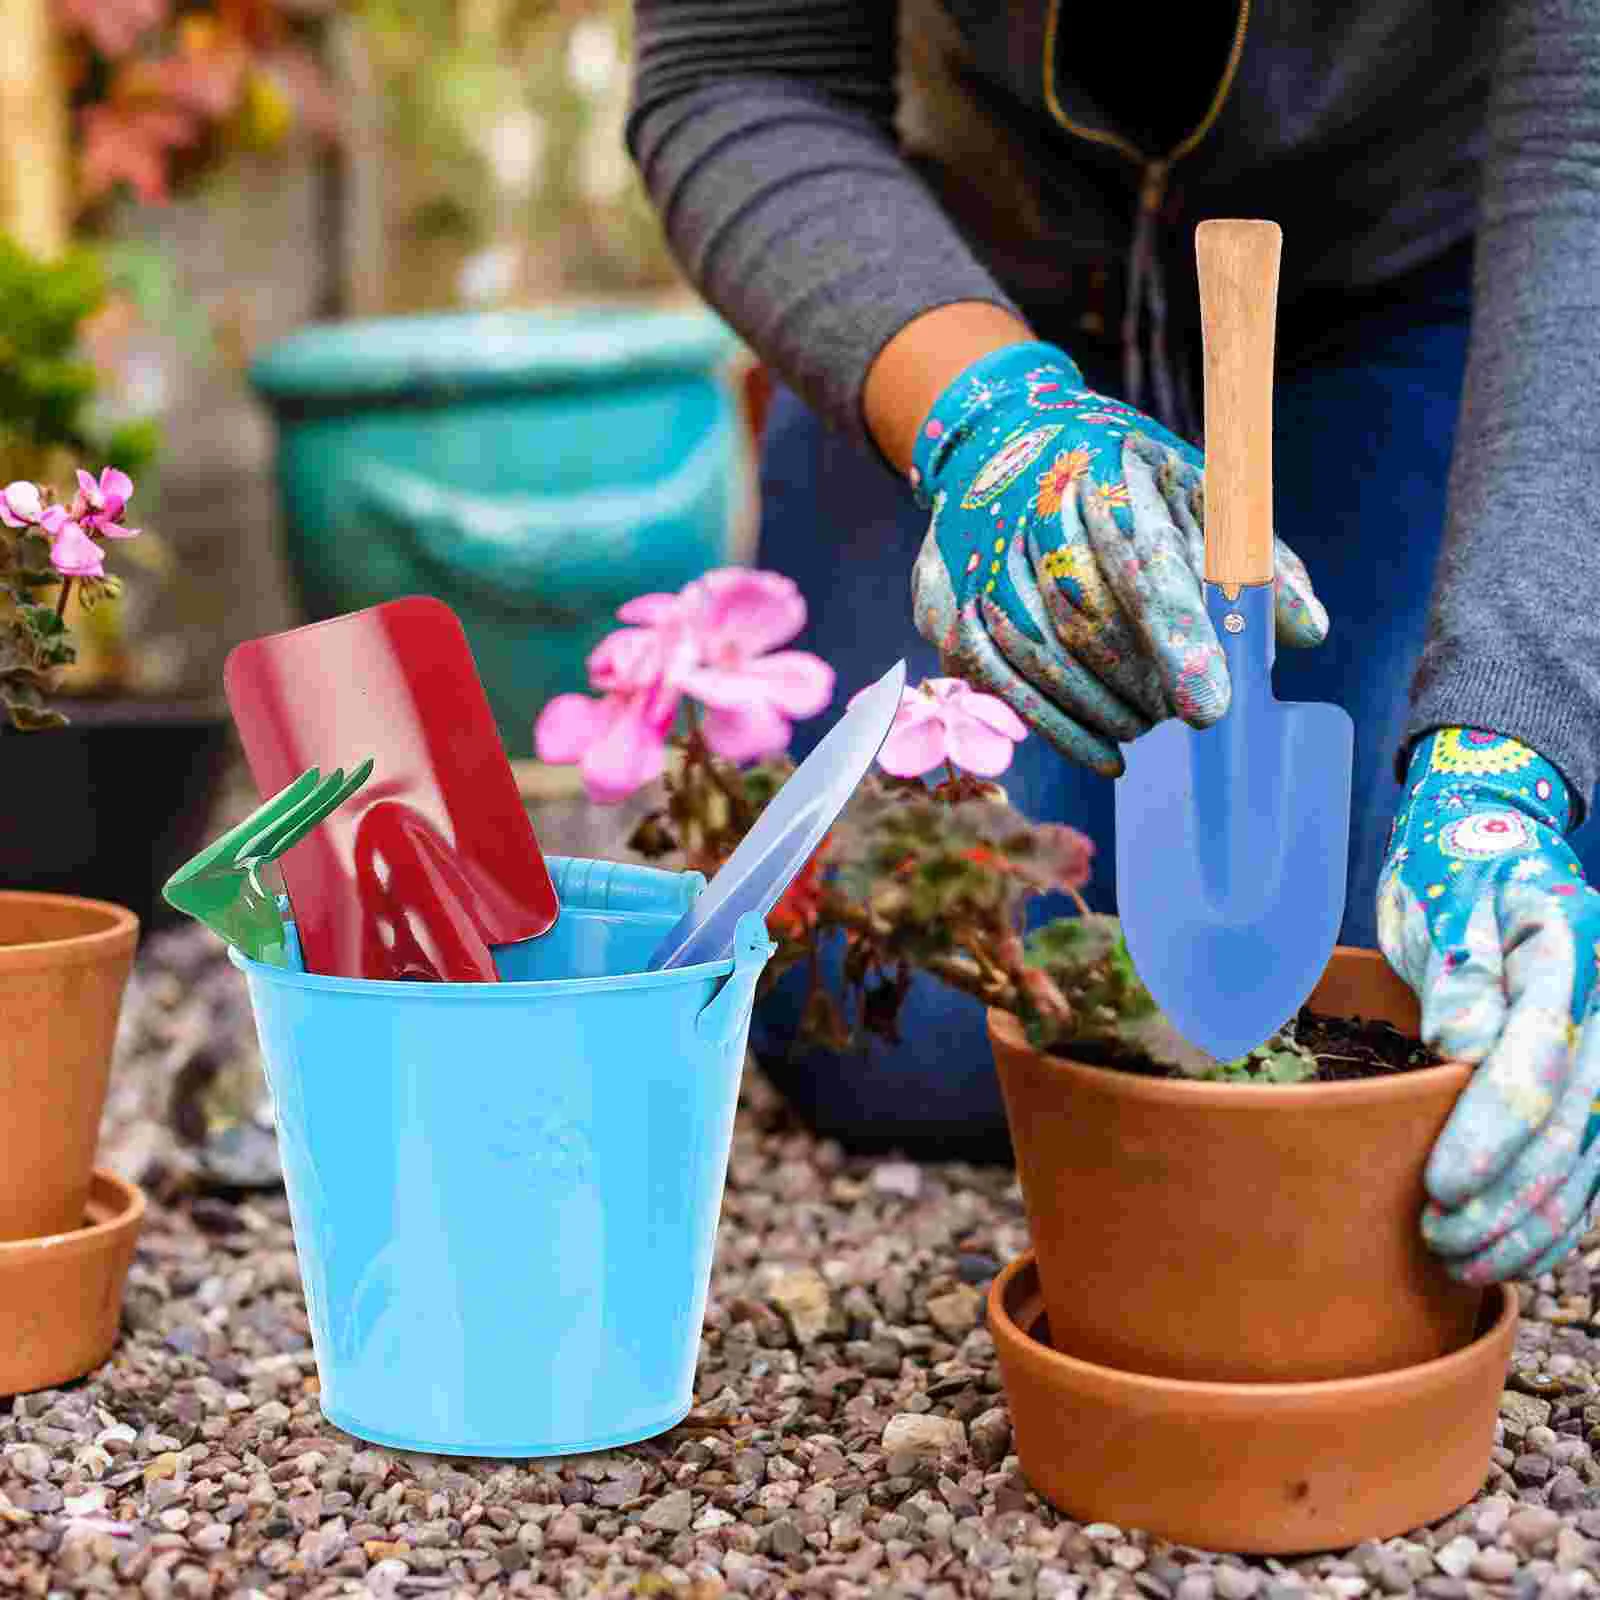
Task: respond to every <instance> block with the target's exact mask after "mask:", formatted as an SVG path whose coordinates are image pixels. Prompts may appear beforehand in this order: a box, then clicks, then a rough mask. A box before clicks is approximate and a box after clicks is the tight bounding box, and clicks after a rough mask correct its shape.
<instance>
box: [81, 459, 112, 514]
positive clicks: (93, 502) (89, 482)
mask: <svg viewBox="0 0 1600 1600" xmlns="http://www.w3.org/2000/svg"><path fill="white" fill-rule="evenodd" d="M78 492H79V494H81V495H82V496H83V503H84V504H85V505H86V506H88V508H89V509H90V510H91V511H100V510H102V509H103V508H104V506H105V503H106V502H105V498H104V496H103V495H102V494H101V493H100V484H99V482H98V481H97V480H96V478H95V475H94V474H93V473H92V472H85V471H84V470H83V468H82V467H79V468H78Z"/></svg>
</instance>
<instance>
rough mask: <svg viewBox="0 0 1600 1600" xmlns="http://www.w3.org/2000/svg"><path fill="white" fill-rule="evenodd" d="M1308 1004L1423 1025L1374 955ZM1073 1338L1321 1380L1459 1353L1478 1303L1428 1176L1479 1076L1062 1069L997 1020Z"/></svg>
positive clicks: (1204, 1367)
mask: <svg viewBox="0 0 1600 1600" xmlns="http://www.w3.org/2000/svg"><path fill="white" fill-rule="evenodd" d="M1310 1004H1311V1005H1312V1006H1313V1008H1315V1009H1317V1010H1319V1011H1323V1012H1326V1013H1330V1014H1337V1015H1344V1016H1359V1017H1362V1018H1368V1019H1371V1018H1382V1019H1383V1020H1385V1021H1388V1022H1392V1023H1393V1024H1395V1025H1396V1026H1397V1027H1400V1028H1402V1029H1404V1030H1406V1031H1408V1032H1410V1033H1411V1034H1413V1035H1414V1034H1415V1031H1416V1026H1417V1009H1416V1002H1415V1000H1414V999H1413V998H1412V995H1411V992H1410V990H1409V989H1407V988H1406V987H1405V985H1404V984H1403V983H1401V981H1400V980H1399V979H1398V978H1397V977H1395V975H1394V974H1393V972H1391V971H1390V969H1389V967H1388V965H1387V963H1386V962H1385V961H1384V960H1383V958H1382V956H1380V955H1379V954H1378V953H1377V952H1376V951H1370V950H1350V949H1344V948H1340V949H1338V950H1336V951H1335V952H1334V957H1333V961H1332V964H1331V965H1330V967H1329V969H1328V974H1327V976H1326V977H1325V978H1324V979H1323V981H1322V983H1321V984H1319V985H1318V987H1317V990H1316V992H1315V993H1314V994H1313V995H1312V997H1311V1001H1310ZM989 1036H990V1040H991V1042H992V1043H993V1045H994V1053H995V1062H996V1065H997V1067H998V1069H999V1074H1000V1086H1001V1090H1002V1092H1003V1094H1004V1097H1005V1103H1006V1116H1007V1119H1008V1121H1009V1122H1010V1125H1011V1137H1012V1142H1013V1144H1014V1146H1015V1149H1016V1154H1017V1167H1018V1176H1019V1177H1020V1179H1021V1183H1022V1193H1023V1201H1024V1204H1025V1206H1026V1209H1027V1213H1028V1226H1029V1228H1030V1230H1031V1233H1032V1237H1033V1245H1034V1249H1035V1251H1036V1252H1037V1255H1038V1260H1039V1276H1040V1280H1041V1287H1042V1291H1043V1296H1044V1303H1045V1307H1046V1309H1047V1310H1048V1311H1049V1314H1050V1326H1051V1328H1052V1329H1053V1330H1054V1331H1055V1342H1056V1345H1057V1347H1058V1348H1059V1349H1062V1350H1065V1351H1069V1352H1070V1353H1071V1354H1072V1355H1074V1356H1077V1357H1080V1358H1081V1359H1083V1360H1085V1361H1093V1362H1098V1363H1100V1364H1102V1365H1104V1366H1108V1367H1114V1368H1118V1369H1121V1370H1125V1371H1129V1372H1142V1373H1148V1374H1151V1375H1155V1376H1162V1377H1168V1378H1190V1379H1197V1380H1201V1381H1210V1382H1218V1383H1262V1382H1280V1383H1304V1382H1316V1381H1321V1380H1326V1379H1334V1378H1350V1377H1357V1376H1359V1375H1361V1374H1363V1373H1375V1372H1391V1371H1394V1370H1395V1369H1397V1368H1401V1367H1409V1366H1414V1365H1416V1364H1417V1363H1419V1362H1424V1361H1431V1360H1433V1359H1435V1358H1436V1357H1438V1356H1441V1355H1444V1354H1446V1353H1447V1352H1449V1351H1452V1350H1458V1349H1460V1348H1461V1346H1462V1345H1464V1344H1466V1343H1467V1341H1468V1340H1469V1339H1470V1338H1471V1337H1472V1330H1473V1325H1474V1320H1475V1318H1476V1316H1477V1313H1478V1305H1479V1298H1480V1297H1479V1295H1478V1293H1477V1292H1476V1291H1474V1290H1471V1289H1468V1288H1466V1287H1464V1286H1463V1285H1461V1284H1458V1283H1456V1282H1454V1281H1453V1280H1452V1279H1451V1278H1449V1277H1448V1276H1447V1275H1446V1273H1445V1270H1444V1267H1443V1265H1442V1264H1441V1263H1440V1261H1439V1260H1438V1259H1437V1258H1436V1257H1434V1256H1433V1255H1432V1254H1431V1253H1430V1252H1429V1251H1428V1249H1427V1248H1426V1246H1425V1245H1424V1244H1423V1242H1422V1236H1421V1233H1420V1230H1419V1217H1420V1215H1421V1212H1422V1206H1423V1200H1424V1191H1423V1182H1422V1174H1423V1169H1424V1166H1425V1164H1426V1162H1427V1158H1428V1153H1429V1151H1430V1150H1431V1148H1432V1146H1433V1142H1434V1139H1435V1138H1436V1137H1437V1135H1438V1133H1439V1130H1440V1129H1441V1128H1442V1127H1443V1126H1444V1123H1445V1120H1446V1118H1447V1117H1448V1116H1449V1114H1450V1110H1451V1108H1452V1107H1453V1106H1454V1104H1455V1101H1456V1097H1457V1095H1458V1094H1459V1093H1460V1091H1461V1089H1462V1088H1463V1087H1464V1086H1465V1084H1466V1082H1467V1078H1468V1075H1469V1070H1470V1069H1469V1068H1467V1067H1465V1066H1461V1065H1446V1066H1439V1067H1430V1068H1426V1069H1424V1070H1421V1071H1416V1072H1401V1073H1395V1074H1393V1075H1391V1076H1388V1077H1382V1078H1369V1079H1357V1080H1353V1081H1349V1082H1344V1083H1328V1084H1293V1085H1285V1084H1261V1085H1257V1084H1234V1083H1216V1084H1212V1083H1194V1082H1189V1081H1184V1080H1176V1079H1167V1078H1152V1077H1140V1076H1138V1075H1136V1074H1133V1073H1127V1072H1117V1071H1111V1070H1108V1069H1106V1068H1102V1067H1091V1066H1083V1065H1080V1064H1078V1063H1076V1062H1072V1061H1064V1060H1061V1059H1059V1058H1058V1057H1055V1056H1051V1055H1046V1054H1044V1053H1043V1052H1041V1051H1038V1050H1035V1049H1033V1048H1032V1047H1031V1046H1030V1045H1029V1044H1028V1043H1027V1040H1026V1039H1025V1037H1024V1035H1023V1032H1022V1027H1021V1025H1020V1024H1019V1023H1018V1021H1017V1019H1016V1018H1015V1017H1013V1016H1011V1015H1009V1014H1008V1013H1004V1012H991V1013H990V1015H989Z"/></svg>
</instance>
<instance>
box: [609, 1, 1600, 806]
mask: <svg viewBox="0 0 1600 1600" xmlns="http://www.w3.org/2000/svg"><path fill="white" fill-rule="evenodd" d="M1169 9H1170V10H1172V11H1175V10H1177V9H1178V8H1169ZM635 10H636V19H637V48H636V77H635V89H634V104H633V109H632V113H631V116H630V118H629V124H628V140H629V147H630V149H631V150H632V152H633V154H634V158H635V160H636V161H637V163H638V165H639V168H640V171H641V173H642V175H643V178H644V181H645V183H646V185H647V187H648V189H649V191H650V193H651V195H652V196H653V198H654V201H655V203H656V205H657V207H658V208H659V210H660V212H661V215H662V217H663V220H664V224H665V227H666V231H667V234H668V237H669V239H670V241H671V243H672V245H673V248H674V250H675V252H676V254H677V255H678V258H679V259H680V261H681V262H682V263H683V265H684V267H685V270H686V271H687V272H688V273H689V275H690V276H691V278H692V279H693V280H694V282H695V283H696V284H697V286H698V287H699V288H700V289H701V291H702V292H703V293H704V294H705V295H706V297H707V298H708V299H709V300H710V301H711V302H712V304H714V305H715V306H716V307H717V308H718V309H719V310H720V311H721V312H722V313H723V314H724V315H725V316H726V317H727V318H728V320H729V321H730V322H731V323H732V324H733V325H734V326H735V327H736V328H737V329H738V330H739V331H740V332H741V333H742V334H743V335H744V337H745V338H746V339H747V340H748V341H749V342H750V344H751V345H752V346H753V348H755V349H756V350H757V351H759V352H760V353H761V355H762V356H763V358H764V359H765V360H767V361H768V362H769V363H770V364H771V366H772V367H773V368H774V369H775V370H776V371H778V372H779V373H780V374H781V375H782V376H783V377H784V378H785V379H786V380H787V381H788V382H789V383H790V384H792V385H793V386H794V387H795V388H796V389H797V390H798V391H799V392H800V393H801V394H802V395H803V396H805V397H806V398H807V399H808V400H809V401H810V402H811V403H812V404H813V405H814V406H815V407H816V408H817V409H818V410H819V411H820V412H821V413H822V414H823V415H824V416H825V417H827V418H828V419H829V420H830V421H831V422H832V423H834V424H835V425H836V426H839V427H842V428H845V429H847V430H850V431H852V432H854V433H856V434H857V435H858V436H859V435H861V434H862V432H863V429H862V422H861V410H860V407H861V390H862V386H863V383H864V380H865V377H866V373H867V370H868V368H869V367H870V366H871V364H872V362H873V360H874V359H875V357H876V356H877V354H878V352H879V351H880V350H881V349H882V347H883V346H884V344H885V343H886V342H887V341H888V340H889V339H890V338H891V337H892V336H893V335H894V334H895V333H896V332H897V331H898V330H899V329H900V328H902V327H904V326H905V324H906V323H907V322H909V321H911V320H912V319H913V318H914V317H916V316H918V315H920V314H922V313H923V312H925V311H929V310H932V309H934V308H935V307H937V306H940V305H945V304H949V303H951V302H953V301H960V300H979V301H987V302H990V303H993V304H999V305H1008V306H1011V307H1013V308H1015V309H1018V310H1020V311H1021V312H1022V313H1023V314H1024V315H1025V316H1027V317H1028V319H1029V320H1030V321H1031V322H1032V323H1033V325H1034V327H1035V328H1036V329H1037V330H1038V332H1039V333H1040V335H1041V336H1042V337H1045V338H1050V339H1054V340H1056V341H1057V342H1059V343H1061V344H1062V345H1063V346H1065V347H1066V348H1067V349H1068V350H1069V351H1071V350H1072V349H1073V348H1074V345H1075V343H1077V342H1078V341H1079V340H1087V339H1090V338H1092V337H1094V336H1095V330H1094V326H1093V324H1092V323H1091V324H1089V325H1083V326H1079V325H1077V324H1072V325H1062V323H1061V318H1062V315H1063V309H1064V308H1065V307H1067V306H1071V307H1073V308H1074V312H1075V313H1076V312H1077V311H1079V310H1081V308H1082V306H1083V304H1084V295H1083V294H1082V293H1080V292H1079V289H1080V288H1081V286H1083V285H1085V284H1090V285H1094V284H1098V283H1100V282H1101V281H1102V280H1103V279H1104V278H1105V277H1106V275H1107V268H1108V267H1109V268H1110V269H1111V272H1112V274H1113V275H1116V274H1118V273H1119V272H1120V264H1121V262H1122V260H1123V258H1124V256H1125V254H1126V251H1127V247H1128V240H1129V236H1130V232H1131V227H1132V218H1133V215H1134V211H1135V209H1136V208H1135V192H1136V185H1137V182H1138V177H1139V174H1138V168H1137V167H1136V166H1135V165H1134V164H1132V163H1131V162H1130V161H1129V159H1128V158H1127V156H1126V155H1125V154H1119V153H1118V152H1117V151H1115V150H1113V149H1111V148H1109V147H1107V146H1106V145H1104V144H1101V143H1097V142H1095V141H1094V140H1092V139H1085V138H1083V137H1081V136H1078V135H1075V134H1074V133H1073V132H1070V131H1068V130H1066V129H1064V128H1063V127H1062V126H1061V123H1060V121H1059V120H1058V118H1057V117H1056V116H1055V115H1054V114H1052V111H1051V109H1050V107H1049V104H1048V101H1047V94H1046V73H1045V71H1044V64H1045V59H1046V57H1045V43H1046V41H1047V40H1050V39H1053V42H1054V46H1055V49H1054V72H1055V86H1056V91H1057V104H1058V107H1059V109H1061V110H1062V111H1063V112H1065V114H1066V115H1067V117H1068V118H1069V119H1070V120H1071V121H1073V122H1074V123H1076V124H1078V125H1079V126H1080V127H1083V128H1088V129H1103V130H1110V131H1112V132H1115V133H1117V134H1119V135H1121V136H1123V137H1124V138H1126V139H1128V140H1131V141H1132V142H1133V143H1134V144H1136V145H1138V146H1139V148H1140V149H1142V150H1145V151H1148V152H1149V153H1151V154H1152V155H1160V154H1163V153H1164V152H1165V151H1166V150H1167V149H1169V148H1170V147H1171V145H1172V144H1174V143H1176V141H1177V139H1178V138H1180V137H1181V136H1182V134H1183V133H1184V132H1186V131H1187V130H1188V128H1189V127H1190V126H1191V125H1192V124H1193V123H1195V122H1197V121H1198V120H1199V118H1200V115H1201V113H1202V112H1203V110H1204V108H1205V106H1206V104H1207V102H1208V100H1209V98H1210V96H1211V93H1212V91H1213V90H1214V88H1215V87H1216V84H1217V82H1218V80H1219V77H1220V73H1221V68H1222V64H1223V61H1224V58H1225V55H1226V50H1227V44H1228V42H1229V38H1230V36H1231V33H1232V28H1233V22H1234V19H1235V12H1234V7H1233V5H1232V3H1231V0H1212V3H1210V4H1204V5H1202V4H1199V3H1197V4H1196V5H1194V6H1192V7H1187V8H1183V10H1184V12H1185V20H1184V21H1183V22H1181V23H1177V22H1173V21H1170V20H1164V19H1163V17H1162V15H1161V8H1156V9H1155V10H1146V11H1140V10H1138V9H1133V10H1127V9H1124V8H1118V7H1108V6H1101V7H1099V8H1091V7H1087V6H1082V5H1071V4H1068V3H1067V0H1009V3H1007V0H898V4H897V3H894V0H637V3H636V8H635ZM1174 28H1180V29H1181V36H1175V35H1174V33H1173V29H1174ZM1147 107H1148V108H1149V109H1146V108H1147ZM1170 195H1171V201H1170V205H1169V211H1168V216H1167V227H1166V228H1165V230H1164V235H1165V244H1164V248H1166V249H1168V250H1169V251H1170V250H1171V249H1172V248H1173V241H1174V240H1176V239H1179V238H1181V240H1182V242H1183V244H1184V246H1185V247H1187V241H1188V239H1189V238H1190V237H1191V233H1192V222H1193V221H1194V220H1197V219H1198V218H1200V217H1203V216H1207V215H1234V216H1240V215H1255V216H1269V217H1273V218H1275V219H1276V220H1278V221H1279V222H1281V223H1282V224H1283V227H1284V235H1285V249H1284V284H1285V301H1284V305H1283V308H1282V315H1283V317H1284V318H1293V317H1294V315H1295V314H1296V298H1297V297H1299V298H1300V299H1301V300H1303V301H1305V303H1307V304H1315V303H1316V297H1317V296H1319V295H1322V296H1324V297H1325V296H1326V295H1327V294H1328V293H1329V292H1330V291H1332V292H1338V291H1343V290H1360V289H1365V288H1372V287H1378V286H1381V285H1383V284H1385V283H1387V282H1390V281H1392V280H1394V279H1396V278H1397V277H1399V276H1401V275H1402V274H1404V273H1405V272H1406V271H1408V270H1409V269H1411V268H1413V267H1416V266H1419V265H1422V264H1425V263H1427V262H1429V261H1431V260H1433V259H1435V258H1436V257H1437V256H1439V255H1440V254H1442V253H1443V252H1444V251H1446V250H1447V249H1449V248H1450V247H1451V246H1453V245H1458V244H1460V243H1462V242H1463V241H1464V240H1466V239H1468V238H1469V237H1472V236H1473V235H1476V238H1477V266H1476V279H1475V292H1474V308H1473V331H1472V340H1471V350H1470V355H1469V359H1468V367H1467V377H1466V391H1465V397H1464V401H1463V409H1462V417H1461V423H1460V427H1459V430H1458V434H1457V439H1456V446H1455V455H1454V462H1453V469H1452V476H1451V484H1450V506H1449V513H1448V522H1447V528H1446V534H1445V544H1444V551H1443V555H1442V557H1441V562H1440V571H1439V579H1438V583H1437V586H1436V592H1435V595H1434V604H1433V613H1432V618H1431V622H1430V627H1429V633H1428V640H1427V644H1426V647H1425V650H1424V653H1423V658H1422V662H1421V665H1420V667H1419V670H1418V674H1417V679H1416V684H1415V687H1414V691H1413V717H1412V722H1411V728H1410V734H1409V736H1408V741H1409V737H1414V736H1416V735H1417V734H1420V733H1421V732H1423V731H1425V730H1426V729H1428V728H1432V727H1439V726H1446V725H1452V724H1469V725H1478V726H1483V727H1488V728H1492V729H1494V730H1496V731H1498V732H1501V733H1506V734H1510V735H1513V736H1515V737H1517V738H1520V739H1522V740H1523V741H1524V742H1526V743H1528V744H1530V745H1531V746H1533V747H1534V748H1535V749H1537V750H1539V751H1540V752H1541V753H1542V754H1544V755H1546V756H1547V757H1548V758H1549V759H1550V760H1552V761H1554V762H1555V763H1556V764H1557V766H1559V767H1560V768H1561V769H1562V771H1563V773H1564V774H1565V775H1566V777H1567V778H1568V780H1569V782H1570V783H1571V785H1572V787H1573V789H1574V791H1575V794H1576V795H1577V796H1578V797H1580V800H1581V803H1582V804H1583V805H1584V806H1585V807H1586V806H1587V803H1588V799H1589V796H1590V794H1591V793H1592V791H1593V788H1594V786H1595V783H1596V781H1597V779H1600V551H1597V550H1596V548H1595V536H1594V530H1593V528H1592V526H1591V522H1592V519H1593V518H1594V517H1596V515H1600V439H1597V438H1596V435H1595V430H1594V429H1593V427H1592V426H1591V425H1589V421H1588V419H1589V418H1590V416H1591V414H1592V409H1593V407H1594V405H1595V403H1596V398H1597V397H1600V3H1597V0H1503V3H1483V0H1479V3H1455V4H1449V5H1444V4H1430V3H1428V0H1360V3H1356V0H1294V3H1290V0H1276V3H1274V0H1257V4H1256V6H1255V8H1253V10H1252V13H1251V15H1250V17H1249V21H1248V27H1247V31H1246V34H1245V42H1244V48H1243V52H1242V54H1241V56H1240V58H1239V65H1238V71H1237V76H1236V78H1235V81H1234V83H1233V86H1232V89H1231V92H1230V93H1229V95H1228V97H1227V99H1226V101H1225V102H1224V103H1223V105H1222V107H1221V110H1220V112H1219V114H1218V115H1217V118H1216V121H1215V123H1214V124H1213V125H1212V126H1211V128H1210V129H1209V131H1208V132H1207V134H1206V135H1205V137H1204V138H1203V139H1202V140H1201V141H1200V143H1199V144H1198V145H1197V147H1196V148H1195V149H1194V150H1193V151H1192V152H1191V153H1189V154H1188V155H1186V156H1185V157H1184V158H1183V159H1182V160H1181V161H1180V162H1179V163H1178V164H1177V165H1176V166H1175V167H1174V168H1173V170H1172V174H1171V185H1170ZM1190 276H1191V277H1192V274H1191V275H1190ZM1176 287H1177V286H1176V283H1175V284H1174V291H1175V294H1176ZM1096 292H1098V291H1096ZM1180 298H1181V297H1180ZM1113 299H1114V296H1113ZM1185 313H1186V306H1185V305H1184V304H1180V305H1179V306H1178V307H1177V308H1176V310H1175V315H1176V316H1178V317H1179V318H1180V319H1181V317H1182V316H1183V315H1184V314H1185ZM1329 470H1330V471H1339V470H1341V468H1340V457H1339V452H1338V450H1337V448H1334V449H1332V450H1331V451H1330V455H1329ZM1374 604H1375V605H1381V604H1383V598H1382V596H1381V595H1375V596H1374ZM1335 625H1337V619H1335Z"/></svg>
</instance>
